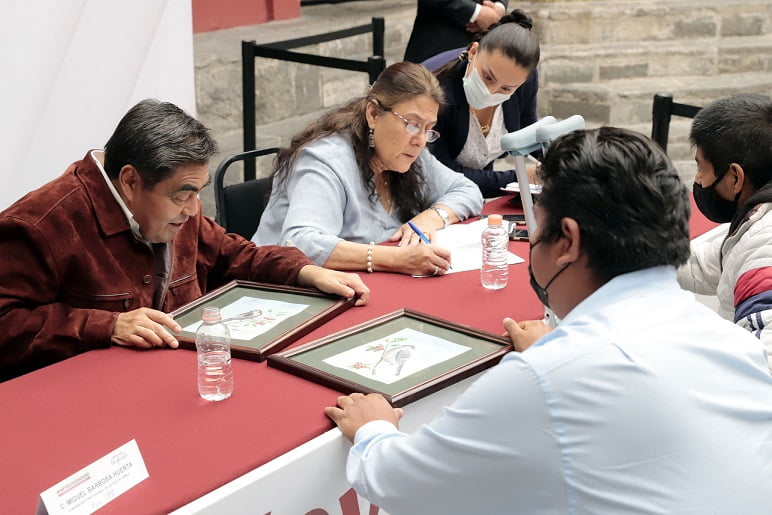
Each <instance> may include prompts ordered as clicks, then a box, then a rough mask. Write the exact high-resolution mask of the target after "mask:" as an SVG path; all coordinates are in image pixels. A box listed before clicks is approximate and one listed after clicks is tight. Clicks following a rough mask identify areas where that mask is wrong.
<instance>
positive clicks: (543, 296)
mask: <svg viewBox="0 0 772 515" xmlns="http://www.w3.org/2000/svg"><path fill="white" fill-rule="evenodd" d="M539 243H541V240H537V241H536V243H531V245H530V248H529V249H528V275H529V276H530V277H531V288H533V291H534V292H536V296H537V297H539V300H540V301H541V303H542V304H544V306H545V307H546V308H547V309H551V308H550V296H549V294H547V288H549V287H550V284H552V281H554V280H555V279H557V277H558V276H559V275H560V274H561V273H562V272H563V270H565V269H566V268H568V265H570V264H571V263H567V264H566V266H564V267H563V268H561V269H560V270H558V271H557V272H555V275H553V276H552V279H550V280H549V281H547V284H545V285H544V288H542V287H541V286H539V283H537V282H536V277H534V275H533V269H532V268H531V251H532V250H533V248H534V247H535V246H536V245H538V244H539Z"/></svg>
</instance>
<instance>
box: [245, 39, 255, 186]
mask: <svg viewBox="0 0 772 515" xmlns="http://www.w3.org/2000/svg"><path fill="white" fill-rule="evenodd" d="M241 97H242V100H241V101H242V108H241V112H242V116H243V124H244V128H243V130H244V151H245V152H246V151H247V150H254V149H255V145H256V134H255V42H254V41H242V42H241ZM256 175H257V174H256V166H255V160H254V159H248V160H246V161H244V180H245V181H251V180H252V179H254V178H255V177H256Z"/></svg>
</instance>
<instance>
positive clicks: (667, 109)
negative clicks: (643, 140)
mask: <svg viewBox="0 0 772 515" xmlns="http://www.w3.org/2000/svg"><path fill="white" fill-rule="evenodd" d="M672 111H673V95H671V94H669V93H657V94H656V95H654V103H653V105H652V108H651V139H653V140H654V141H655V142H657V143H659V146H660V147H662V150H664V151H665V152H667V140H668V137H669V135H670V117H671V113H672Z"/></svg>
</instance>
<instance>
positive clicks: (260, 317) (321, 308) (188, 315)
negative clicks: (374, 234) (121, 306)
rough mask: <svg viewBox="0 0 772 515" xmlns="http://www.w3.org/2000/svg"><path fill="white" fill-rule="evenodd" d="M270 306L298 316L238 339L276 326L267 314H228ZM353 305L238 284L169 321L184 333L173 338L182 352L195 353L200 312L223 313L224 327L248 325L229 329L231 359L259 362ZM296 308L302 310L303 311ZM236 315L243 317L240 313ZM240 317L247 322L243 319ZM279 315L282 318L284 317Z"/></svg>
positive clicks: (298, 291)
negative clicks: (252, 306)
mask: <svg viewBox="0 0 772 515" xmlns="http://www.w3.org/2000/svg"><path fill="white" fill-rule="evenodd" d="M245 297H246V298H247V299H246V300H245V299H244V298H245ZM270 301H274V302H278V303H287V304H286V306H289V307H290V309H292V310H298V312H296V313H294V314H291V315H289V316H288V317H287V318H284V319H283V320H281V321H280V322H278V323H276V324H275V325H273V326H271V327H269V328H268V329H266V330H264V332H262V333H260V334H257V335H256V336H254V337H253V338H248V339H247V338H239V337H238V336H239V335H240V334H248V331H253V332H254V331H260V330H262V329H261V328H256V327H257V326H259V325H260V324H264V325H265V326H266V327H267V326H269V325H270V324H273V323H274V322H273V321H272V320H271V318H270V316H269V314H264V313H262V311H261V310H250V311H246V312H241V313H236V314H235V315H234V313H228V311H229V310H230V311H233V310H234V309H235V310H236V311H238V308H237V306H238V305H239V304H240V303H241V304H242V305H244V304H245V303H259V302H270ZM355 301H356V299H355V298H351V299H345V298H343V297H338V296H335V295H328V294H326V293H322V292H320V291H318V290H314V289H310V288H299V287H296V286H283V285H277V284H264V283H256V282H252V281H241V280H236V281H231V282H229V283H228V284H225V285H224V286H221V287H220V288H217V289H216V290H212V291H211V292H209V293H207V294H206V295H204V296H202V297H200V298H199V299H197V300H195V301H193V302H191V303H189V304H186V305H185V306H182V307H181V308H179V309H176V310H174V311H173V312H172V313H171V315H172V316H173V317H174V319H175V320H176V321H177V323H178V324H180V325H181V326H182V328H183V331H182V333H181V334H175V337H176V338H177V340H178V341H179V342H180V347H181V348H184V349H193V350H195V348H196V329H197V323H199V322H200V321H201V312H202V311H203V309H204V307H205V306H217V307H219V308H220V309H221V310H222V311H223V313H222V314H223V320H224V321H226V323H228V322H231V323H237V322H242V323H251V324H252V327H251V328H246V329H244V330H242V331H234V328H233V326H232V325H229V328H230V329H231V356H233V357H235V358H242V359H249V360H253V361H263V360H264V359H265V358H266V357H267V356H268V355H269V354H271V353H274V352H277V351H279V350H281V349H283V348H284V347H286V346H287V345H290V344H291V343H292V342H294V341H296V340H297V339H298V338H301V337H303V336H305V335H306V334H308V333H309V332H311V331H313V330H314V329H316V328H317V327H319V326H320V325H322V324H323V323H325V322H326V321H328V320H330V319H332V318H334V317H336V316H338V315H339V314H341V313H342V312H344V311H346V310H347V309H348V308H350V307H351V306H353V305H354V302H355ZM282 305H283V304H282ZM299 306H305V307H303V308H302V309H301V308H299ZM240 309H242V311H243V309H244V308H240ZM241 315H249V316H244V317H242V316H241ZM282 315H284V314H283V313H282ZM274 320H275V319H274ZM194 326H195V327H194Z"/></svg>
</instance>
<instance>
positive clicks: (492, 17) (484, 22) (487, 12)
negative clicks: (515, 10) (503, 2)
mask: <svg viewBox="0 0 772 515" xmlns="http://www.w3.org/2000/svg"><path fill="white" fill-rule="evenodd" d="M503 15H504V11H503V10H502V9H501V6H500V5H497V4H495V3H494V2H491V1H490V0H484V1H483V3H482V7H481V8H480V14H478V15H477V18H475V20H474V25H477V28H478V29H479V30H481V31H482V30H488V27H490V26H491V25H493V24H494V23H496V22H498V21H499V20H500V19H501V17H502V16H503ZM472 32H477V31H472Z"/></svg>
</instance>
